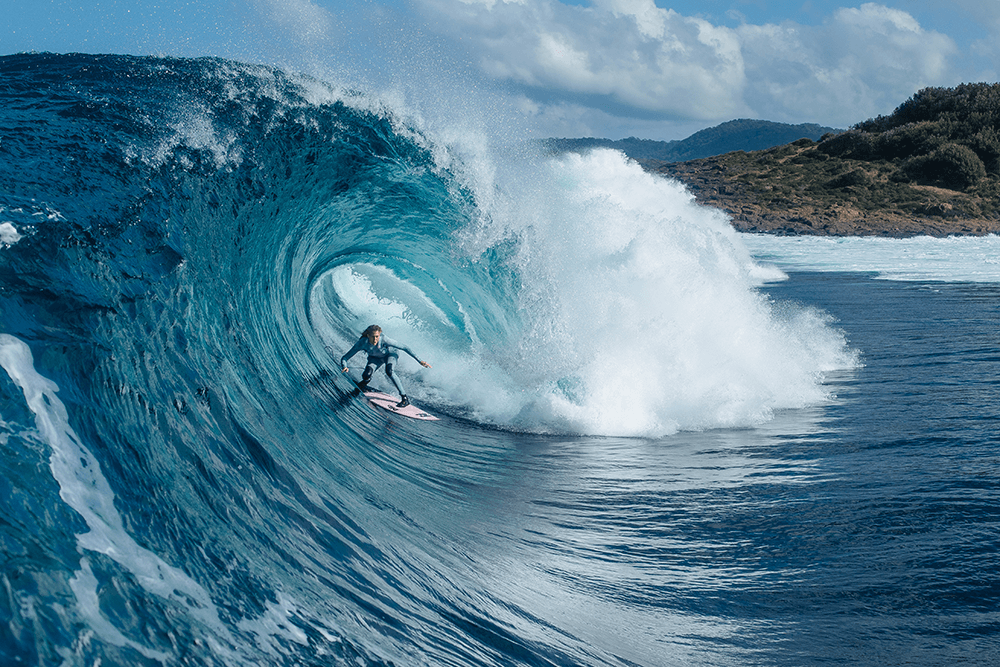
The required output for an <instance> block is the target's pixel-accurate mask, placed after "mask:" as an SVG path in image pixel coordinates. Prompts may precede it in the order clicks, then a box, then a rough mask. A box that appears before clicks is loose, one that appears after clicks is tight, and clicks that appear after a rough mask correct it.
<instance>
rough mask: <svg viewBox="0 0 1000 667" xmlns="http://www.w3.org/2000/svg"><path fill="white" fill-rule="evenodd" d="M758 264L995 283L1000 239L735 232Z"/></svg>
mask: <svg viewBox="0 0 1000 667" xmlns="http://www.w3.org/2000/svg"><path fill="white" fill-rule="evenodd" d="M740 236H741V238H742V241H743V243H744V244H745V245H746V246H747V247H748V248H749V249H750V250H751V252H752V253H753V255H754V256H755V257H756V258H757V259H758V260H759V261H760V262H762V263H765V264H771V265H773V266H775V267H778V268H780V269H783V270H785V271H845V272H870V273H875V274H877V277H878V278H880V279H884V280H900V281H940V282H977V283H996V282H1000V237H998V236H996V235H993V234H991V235H988V236H950V237H947V238H935V237H930V236H918V237H913V238H907V239H889V238H875V237H857V236H855V237H821V236H773V235H770V234H741V235H740Z"/></svg>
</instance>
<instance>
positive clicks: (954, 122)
mask: <svg viewBox="0 0 1000 667" xmlns="http://www.w3.org/2000/svg"><path fill="white" fill-rule="evenodd" d="M819 150H820V151H822V152H823V153H825V154H826V155H829V156H831V157H839V158H843V159H849V160H861V161H865V162H877V161H897V160H898V161H903V163H904V164H903V167H902V169H901V170H900V171H899V172H897V173H896V174H894V175H893V179H894V180H897V181H906V180H909V181H912V182H916V183H925V184H941V185H943V186H944V187H949V188H957V189H960V190H967V189H969V188H971V187H974V186H975V185H976V184H978V183H979V181H980V180H981V179H982V178H984V177H985V176H987V175H988V174H991V175H993V176H1000V84H986V83H970V84H962V85H961V86H958V87H956V88H925V89H923V90H921V91H920V92H918V93H916V94H915V95H914V96H913V97H911V98H910V99H909V100H907V101H906V102H904V103H903V104H901V105H900V106H899V107H898V108H897V109H896V110H895V111H894V112H893V113H892V114H891V115H889V116H879V117H877V118H873V119H871V120H867V121H864V122H862V123H858V124H857V125H855V126H854V127H852V128H851V129H850V130H848V131H847V132H843V133H841V134H838V135H834V136H828V137H825V138H824V140H823V141H822V142H821V143H820V145H819Z"/></svg>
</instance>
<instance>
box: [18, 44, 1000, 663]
mask: <svg viewBox="0 0 1000 667" xmlns="http://www.w3.org/2000/svg"><path fill="white" fill-rule="evenodd" d="M0 77H2V80H3V82H4V87H3V88H2V89H0V97H2V100H3V104H2V106H0V366H2V368H3V370H4V372H3V373H0V485H2V489H0V503H2V512H0V517H2V521H0V556H2V565H0V578H2V583H3V595H0V618H2V621H3V622H2V623H0V662H2V663H3V664H38V665H67V666H70V665H81V666H82V665H96V664H100V665H104V666H106V665H174V664H177V665H339V664H344V665H348V664H350V665H357V664H362V665H758V664H759V665H808V664H838V663H844V664H902V663H906V664H928V665H930V664H942V663H945V662H955V661H959V660H962V661H964V662H965V664H991V662H995V661H996V659H997V658H998V657H1000V656H998V651H997V642H996V631H997V627H998V622H1000V618H998V617H997V612H996V611H995V609H996V603H997V602H998V590H997V588H996V585H995V583H993V582H992V581H991V579H990V577H989V573H991V572H995V571H996V566H997V565H998V564H1000V563H998V562H997V548H996V547H997V539H996V534H997V533H996V530H995V529H996V527H997V525H996V523H997V516H998V514H997V511H996V508H997V507H998V504H997V493H996V491H997V477H996V473H995V470H994V468H995V465H994V463H995V453H994V449H995V448H994V444H993V443H994V440H995V438H994V434H995V428H996V419H997V415H998V412H997V410H996V399H997V398H998V395H1000V391H998V381H997V380H996V377H997V373H996V371H997V365H998V363H1000V355H998V354H997V352H996V349H997V343H998V342H1000V341H998V340H997V337H998V334H997V328H996V323H997V321H998V319H1000V308H998V306H997V304H998V300H997V298H996V297H997V296H998V290H1000V287H998V283H1000V275H998V272H997V263H996V260H995V257H996V252H995V251H996V243H997V240H996V238H995V237H983V238H975V239H972V238H970V239H914V240H873V239H782V238H776V237H762V236H750V235H745V234H739V233H736V232H734V231H733V230H732V229H731V227H730V226H729V223H728V220H727V218H726V217H725V216H724V215H723V214H721V213H720V212H718V211H714V210H711V209H708V208H704V207H701V206H698V205H697V204H696V203H695V201H694V199H693V197H692V196H691V194H690V193H689V192H688V191H687V190H686V189H685V188H684V187H683V186H682V185H680V184H679V183H676V182H673V181H670V180H666V179H662V178H660V177H657V176H654V175H651V174H648V173H646V172H644V171H643V170H642V169H641V167H640V166H639V165H637V164H635V163H633V162H631V161H629V160H627V159H626V158H625V157H624V156H623V155H622V154H620V153H617V152H613V151H607V150H601V151H593V152H590V153H586V154H582V155H581V154H564V155H552V154H548V153H546V152H544V151H542V150H541V149H540V148H539V147H538V146H536V145H535V144H533V143H531V142H526V141H523V140H521V139H520V138H516V139H515V140H511V141H508V142H498V141H497V137H496V136H495V135H490V134H489V133H481V132H478V131H476V130H475V128H471V129H470V128H469V127H466V126H458V125H455V124H449V123H447V122H443V121H442V120H441V119H440V118H428V117H426V116H425V115H422V114H421V113H417V112H416V111H415V110H414V108H413V107H412V106H409V105H408V104H406V103H404V102H403V101H401V100H399V99H394V98H392V97H391V96H389V97H386V96H381V95H378V94H375V93H373V92H371V91H368V90H364V89H362V88H358V87H350V86H344V85H341V84H338V83H337V82H331V81H326V80H323V79H321V78H315V77H309V76H305V75H301V74H296V73H291V72H287V71H283V70H278V69H273V68H268V67H262V66H258V65H249V64H244V63H237V62H232V61H225V60H220V59H214V58H206V59H179V58H167V57H131V56H91V55H55V54H20V55H13V56H5V57H2V58H0ZM372 323H377V324H380V325H381V326H382V328H383V329H384V330H385V332H386V335H387V336H389V337H390V338H392V339H395V340H398V341H400V342H402V343H404V344H406V345H407V346H408V347H411V348H412V349H413V350H414V351H415V352H416V353H417V354H418V355H419V356H420V358H422V359H426V360H427V361H429V362H430V363H431V364H432V366H433V368H431V369H424V368H421V367H420V366H419V365H417V364H416V362H413V361H412V360H411V359H409V358H406V357H404V358H403V360H401V362H400V364H399V368H398V371H397V372H399V373H400V375H401V377H402V378H403V381H404V383H405V386H406V387H407V390H408V393H409V395H410V397H411V399H412V400H414V401H415V402H417V403H419V405H421V406H422V407H424V408H426V409H428V410H431V411H432V412H434V413H435V414H436V415H439V416H440V417H441V418H442V419H441V421H439V422H432V423H423V422H416V421H409V420H405V419H402V418H399V417H396V416H394V415H391V414H388V413H386V412H381V411H378V410H376V409H374V408H373V407H372V406H370V405H368V404H366V403H365V402H364V401H363V400H362V399H361V398H360V397H359V396H358V395H357V393H356V392H354V391H353V389H354V386H353V384H352V382H351V380H350V378H349V377H346V376H345V375H344V374H343V373H341V372H340V369H339V368H338V362H339V357H340V354H342V353H343V352H345V351H346V350H347V349H348V348H349V347H350V346H351V345H352V344H353V343H354V341H355V340H357V337H358V336H359V334H360V332H361V330H363V329H364V328H365V327H366V326H367V325H369V324H372ZM361 363H363V360H362V359H360V358H358V359H355V360H354V361H353V362H352V367H351V369H350V374H351V376H353V377H354V378H358V377H359V376H360V371H361V367H360V366H359V364H361ZM374 384H376V385H381V388H383V389H390V388H391V385H390V384H389V382H388V380H387V379H386V378H385V377H384V376H379V375H378V374H377V375H376V380H375V382H374Z"/></svg>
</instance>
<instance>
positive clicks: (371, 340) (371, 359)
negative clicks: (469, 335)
mask: <svg viewBox="0 0 1000 667" xmlns="http://www.w3.org/2000/svg"><path fill="white" fill-rule="evenodd" d="M395 350H402V351H403V352H406V353H407V354H408V355H410V356H411V357H413V358H414V359H416V360H417V363H419V364H420V365H421V366H423V367H424V368H430V367H431V365H430V364H429V363H427V362H426V361H420V359H418V358H417V355H415V354H413V352H411V351H410V348H408V347H405V346H403V345H396V344H395V343H390V342H389V341H387V340H385V339H384V338H382V327H380V326H379V325H377V324H373V325H371V326H370V327H368V328H367V329H365V331H364V333H362V334H361V338H359V339H358V342H357V343H355V344H354V347H352V348H351V349H350V350H349V351H348V352H347V354H345V355H344V356H342V357H341V358H340V366H341V368H342V369H343V371H344V372H345V373H346V372H347V371H348V368H347V360H348V359H350V358H351V357H353V356H354V355H355V354H357V353H358V352H362V351H363V352H366V353H367V354H368V364H367V365H366V366H365V371H364V373H362V374H361V382H359V383H358V387H360V388H361V391H364V390H366V389H367V388H368V383H369V382H371V379H372V375H373V374H374V373H375V371H377V370H378V369H379V367H380V366H382V364H385V374H386V375H388V376H389V379H390V380H392V383H393V384H394V385H396V391H398V392H399V398H400V399H401V400H400V401H399V403H397V404H396V407H397V408H405V407H406V406H407V405H409V404H410V399H408V398H407V397H406V392H405V391H403V387H402V385H400V384H399V378H397V377H396V374H395V373H394V372H393V367H394V366H395V364H396V362H397V361H399V353H398V352H396V351H395Z"/></svg>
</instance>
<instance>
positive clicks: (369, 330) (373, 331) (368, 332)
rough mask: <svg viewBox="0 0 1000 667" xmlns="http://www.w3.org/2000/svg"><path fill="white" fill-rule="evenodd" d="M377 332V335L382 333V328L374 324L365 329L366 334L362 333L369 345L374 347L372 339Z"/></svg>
mask: <svg viewBox="0 0 1000 667" xmlns="http://www.w3.org/2000/svg"><path fill="white" fill-rule="evenodd" d="M376 332H377V333H382V327H380V326H379V325H377V324H372V325H371V326H369V327H368V328H367V329H365V331H364V333H362V334H361V335H362V336H364V337H365V338H367V339H368V342H369V343H371V344H372V345H374V344H375V342H374V341H373V340H372V338H374V337H375V334H376Z"/></svg>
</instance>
